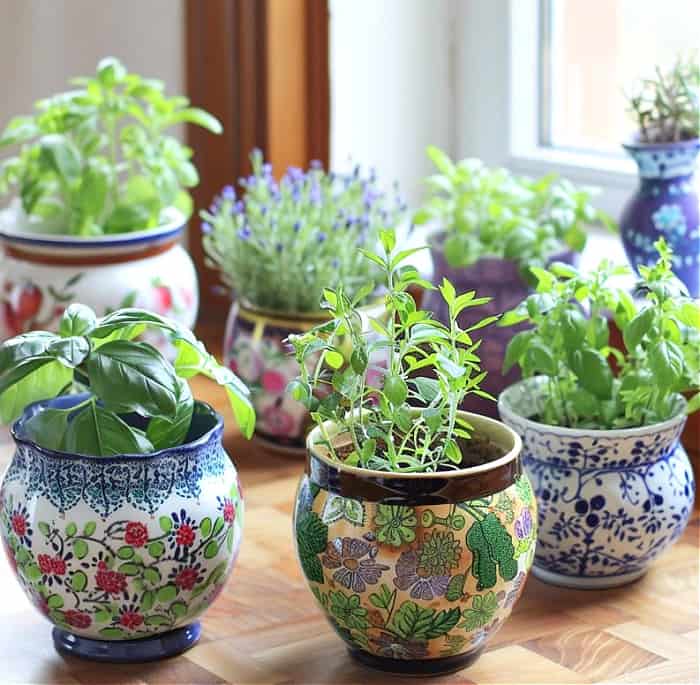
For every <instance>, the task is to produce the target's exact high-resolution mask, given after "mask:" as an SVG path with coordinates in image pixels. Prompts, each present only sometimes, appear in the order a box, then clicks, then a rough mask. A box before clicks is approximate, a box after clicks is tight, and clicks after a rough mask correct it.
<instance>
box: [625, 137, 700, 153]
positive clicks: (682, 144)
mask: <svg viewBox="0 0 700 685" xmlns="http://www.w3.org/2000/svg"><path fill="white" fill-rule="evenodd" d="M622 147H623V148H624V149H625V150H669V149H670V150H677V149H682V148H691V149H695V150H700V138H690V139H688V140H676V141H669V142H667V143H642V142H640V141H639V140H638V134H637V135H635V136H634V137H633V138H631V139H630V140H627V141H625V142H624V143H622Z"/></svg>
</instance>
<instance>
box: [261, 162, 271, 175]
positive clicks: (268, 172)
mask: <svg viewBox="0 0 700 685" xmlns="http://www.w3.org/2000/svg"><path fill="white" fill-rule="evenodd" d="M262 172H263V176H272V164H269V163H267V162H266V163H265V164H263V165H262Z"/></svg>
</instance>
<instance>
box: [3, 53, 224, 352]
mask: <svg viewBox="0 0 700 685" xmlns="http://www.w3.org/2000/svg"><path fill="white" fill-rule="evenodd" d="M73 85H74V86H75V89H74V90H70V91H68V92H65V93H60V94H58V95H54V96H52V97H50V98H47V99H45V100H40V101H39V102H37V103H36V112H35V114H34V115H33V116H22V117H17V118H15V119H13V120H12V121H10V123H9V124H8V125H7V128H6V129H5V131H4V133H3V134H2V137H0V149H2V148H11V147H16V148H18V152H17V154H16V156H13V157H9V158H8V159H5V160H4V161H3V162H2V164H1V165H0V195H4V196H9V194H10V193H15V192H16V197H15V199H14V200H13V202H12V203H11V204H10V206H9V207H8V208H6V209H4V210H3V211H2V212H0V246H1V247H2V248H4V251H5V260H4V262H3V277H2V278H3V280H2V284H1V285H0V306H1V307H2V316H1V317H0V319H2V325H0V334H1V333H2V330H1V329H2V328H3V327H4V329H5V331H4V334H5V335H4V336H3V337H7V336H12V335H18V334H19V333H22V332H24V331H28V330H31V329H35V328H49V329H51V330H55V329H56V327H57V325H58V321H59V319H60V317H61V314H62V312H63V310H64V309H65V307H66V305H67V304H68V303H69V302H74V301H81V302H86V303H87V304H89V305H90V306H92V307H93V308H94V309H95V310H96V311H98V312H99V313H106V312H108V311H111V310H114V309H116V308H118V307H120V306H134V305H138V306H142V307H145V308H147V309H150V310H151V311H156V312H159V313H161V314H163V315H167V316H169V317H171V318H174V319H175V320H177V321H178V322H180V323H182V324H183V325H184V326H187V327H190V326H192V325H193V324H194V320H195V318H196V314H197V306H198V290H197V276H196V272H195V269H194V266H193V264H192V261H191V259H190V258H189V256H188V254H187V253H186V252H185V250H184V249H183V247H182V246H181V245H180V241H179V239H180V237H181V235H182V232H183V230H184V227H185V222H186V221H187V219H188V217H189V215H190V214H191V211H192V201H191V199H190V196H189V194H188V193H187V191H186V188H189V187H191V186H194V185H196V184H197V183H198V175H197V170H196V169H195V167H194V165H193V164H192V162H191V161H190V158H191V155H192V151H191V150H190V149H189V148H187V147H185V146H184V145H182V144H181V143H180V142H179V141H178V140H177V138H175V137H173V136H172V135H169V134H168V129H170V128H172V127H173V126H176V125H178V124H182V123H185V122H186V123H190V124H196V125H199V126H203V127H205V128H207V129H208V130H210V131H213V132H215V133H218V132H220V131H221V125H220V124H219V122H218V121H217V120H216V119H215V118H214V117H212V116H210V115H209V114H207V113H206V112H204V111H203V110H201V109H197V108H194V107H190V106H189V101H188V100H187V98H185V97H182V96H176V97H167V96H166V95H165V94H164V92H163V89H164V86H163V84H162V83H161V82H159V81H156V80H153V79H147V78H142V77H140V76H138V75H137V74H133V73H129V72H128V71H127V70H126V68H125V67H124V66H123V65H122V64H121V63H120V62H119V61H117V60H116V59H114V58H106V59H104V60H102V61H101V62H100V63H99V64H98V65H97V73H96V75H95V76H94V77H92V78H79V79H75V80H74V81H73ZM107 283H108V284H109V287H105V284H107ZM153 341H154V342H157V343H158V344H159V345H160V344H161V339H157V338H155V339H154V340H153Z"/></svg>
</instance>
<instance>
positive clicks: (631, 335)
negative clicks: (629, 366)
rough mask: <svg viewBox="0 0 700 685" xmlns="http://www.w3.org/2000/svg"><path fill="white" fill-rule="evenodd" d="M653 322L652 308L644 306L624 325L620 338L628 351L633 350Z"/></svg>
mask: <svg viewBox="0 0 700 685" xmlns="http://www.w3.org/2000/svg"><path fill="white" fill-rule="evenodd" d="M653 323H654V308H653V307H646V308H645V309H642V311H641V312H639V313H638V314H637V315H636V316H635V317H634V318H633V319H632V320H631V321H630V322H629V323H628V324H627V325H626V326H625V328H624V330H623V331H622V338H623V340H624V342H625V347H626V348H627V350H628V351H629V352H633V351H634V349H635V347H637V345H639V344H640V343H641V342H642V338H644V336H645V335H646V334H647V333H648V332H649V329H650V328H651V325H652V324H653Z"/></svg>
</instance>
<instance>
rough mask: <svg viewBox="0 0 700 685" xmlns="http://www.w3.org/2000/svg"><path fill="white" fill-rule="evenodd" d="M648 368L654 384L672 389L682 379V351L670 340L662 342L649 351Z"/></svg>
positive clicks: (683, 365)
mask: <svg viewBox="0 0 700 685" xmlns="http://www.w3.org/2000/svg"><path fill="white" fill-rule="evenodd" d="M649 368H650V369H651V370H652V372H653V374H654V383H656V384H657V385H658V386H660V387H663V388H672V387H674V386H675V385H676V384H677V383H678V382H679V381H680V380H681V378H682V377H683V370H684V368H685V361H684V358H683V351H682V350H681V349H680V348H679V347H678V345H676V344H675V343H673V342H671V341H670V340H662V341H661V342H660V343H659V344H658V345H655V346H654V347H652V348H651V349H650V350H649Z"/></svg>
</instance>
